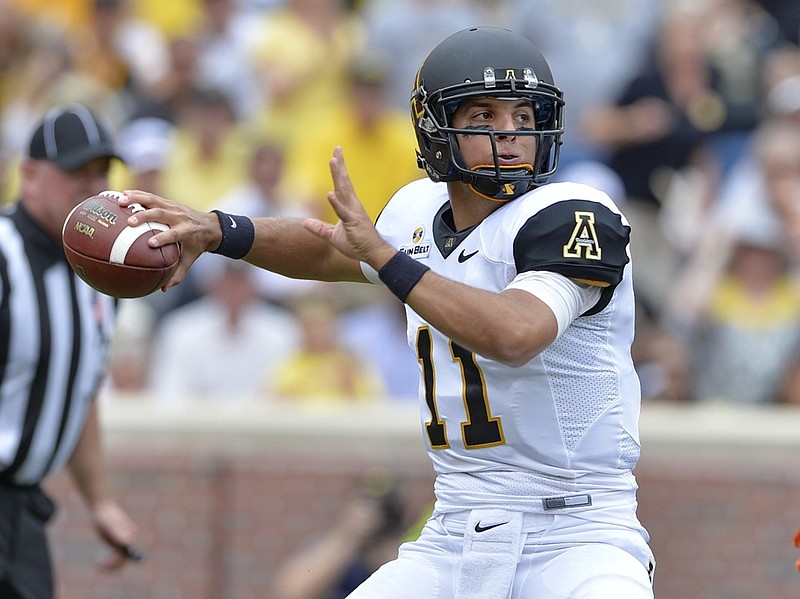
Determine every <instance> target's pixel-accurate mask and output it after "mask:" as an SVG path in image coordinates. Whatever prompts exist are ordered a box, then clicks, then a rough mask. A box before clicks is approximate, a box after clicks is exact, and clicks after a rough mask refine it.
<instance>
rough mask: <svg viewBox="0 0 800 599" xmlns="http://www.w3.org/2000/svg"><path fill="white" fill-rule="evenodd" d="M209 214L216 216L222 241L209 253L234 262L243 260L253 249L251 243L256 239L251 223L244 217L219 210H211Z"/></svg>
mask: <svg viewBox="0 0 800 599" xmlns="http://www.w3.org/2000/svg"><path fill="white" fill-rule="evenodd" d="M211 212H213V213H214V214H216V215H217V218H218V219H219V226H220V229H222V241H221V242H220V244H219V247H218V248H217V249H215V250H213V251H212V252H211V253H212V254H220V255H222V256H226V257H228V258H233V259H235V260H238V259H239V258H244V257H245V256H246V255H247V252H249V251H250V248H252V247H253V241H254V240H255V238H256V228H255V226H253V221H251V220H250V219H249V218H248V217H246V216H238V215H236V214H228V213H226V212H222V211H221V210H212V211H211Z"/></svg>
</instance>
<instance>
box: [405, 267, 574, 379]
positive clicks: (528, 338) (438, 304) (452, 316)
mask: <svg viewBox="0 0 800 599" xmlns="http://www.w3.org/2000/svg"><path fill="white" fill-rule="evenodd" d="M407 303H408V304H409V306H410V307H411V308H412V309H413V310H414V311H415V312H416V313H417V314H419V315H420V316H421V317H422V318H423V319H425V320H426V321H427V322H429V323H430V324H431V325H432V326H434V327H436V328H437V329H438V330H439V331H441V332H442V333H443V334H445V335H447V336H448V337H450V338H451V339H452V340H453V341H455V342H456V343H458V344H459V345H461V346H463V347H465V348H467V349H469V350H471V351H473V352H475V353H476V354H479V355H481V356H483V357H486V358H489V359H492V360H496V361H498V362H502V363H503V364H507V365H509V366H521V365H523V364H525V363H527V362H529V361H530V360H531V359H533V358H534V357H535V356H536V355H537V354H538V353H539V352H541V351H542V350H543V349H544V348H545V347H547V346H548V345H549V344H550V343H552V341H553V340H554V339H555V337H556V333H557V330H558V325H557V323H556V319H555V316H554V315H553V313H552V311H551V310H550V308H548V307H547V306H546V305H545V304H544V303H543V302H542V301H541V300H539V299H538V298H536V297H534V296H533V295H531V294H529V293H527V292H525V291H520V290H510V291H506V292H503V293H494V292H489V291H484V290H481V289H476V288H474V287H470V286H468V285H464V284H461V283H457V282H455V281H451V280H449V279H446V278H444V277H441V276H439V275H437V274H435V273H430V272H429V273H426V274H425V276H424V277H422V279H420V281H419V283H418V284H417V285H416V286H415V287H414V288H413V289H412V291H411V293H410V294H409V296H408V300H407ZM465 323H469V326H465Z"/></svg>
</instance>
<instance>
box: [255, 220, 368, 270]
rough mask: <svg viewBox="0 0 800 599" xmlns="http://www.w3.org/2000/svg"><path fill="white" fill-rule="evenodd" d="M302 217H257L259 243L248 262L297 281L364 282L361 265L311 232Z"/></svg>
mask: <svg viewBox="0 0 800 599" xmlns="http://www.w3.org/2000/svg"><path fill="white" fill-rule="evenodd" d="M303 222H304V219H302V218H284V217H281V218H272V217H265V218H255V219H253V224H254V225H255V240H254V241H253V247H252V248H251V250H250V252H249V253H248V254H247V256H245V260H247V261H248V262H250V263H251V264H254V265H255V266H258V267H260V268H264V269H266V270H271V271H273V272H276V273H279V274H282V275H284V276H287V277H292V278H295V279H313V280H319V281H364V280H365V278H364V276H363V274H362V273H361V270H360V267H359V265H358V262H356V261H354V260H351V259H349V258H347V257H346V256H344V255H342V254H341V253H340V252H338V251H337V250H336V249H335V248H333V247H332V246H331V245H330V244H329V243H327V242H326V241H324V240H322V239H320V238H319V237H317V236H316V235H314V234H313V233H311V232H309V231H308V230H307V229H306V228H305V227H304V226H303Z"/></svg>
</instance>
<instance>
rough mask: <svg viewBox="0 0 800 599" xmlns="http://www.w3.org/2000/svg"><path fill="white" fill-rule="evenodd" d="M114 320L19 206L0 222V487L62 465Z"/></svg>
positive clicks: (30, 480)
mask: <svg viewBox="0 0 800 599" xmlns="http://www.w3.org/2000/svg"><path fill="white" fill-rule="evenodd" d="M115 313H116V303H115V300H114V299H113V298H111V297H108V296H105V295H103V294H100V293H98V292H97V291H95V290H93V289H92V288H91V287H89V286H88V285H86V284H85V283H84V282H83V281H81V280H80V279H79V278H78V277H77V276H76V275H75V274H74V273H73V272H72V270H71V269H70V267H69V264H68V263H67V261H66V258H65V256H64V253H63V250H62V248H61V246H60V244H58V243H56V242H55V241H54V240H53V239H52V238H51V237H49V236H48V235H47V234H46V233H45V231H44V230H42V229H41V228H40V227H39V225H38V224H37V223H36V222H34V220H33V219H32V218H31V217H30V215H29V214H28V213H27V212H26V211H25V209H24V208H23V207H22V206H21V205H19V204H18V205H16V206H14V207H13V208H12V209H10V211H8V212H6V213H4V214H2V215H0V481H2V482H4V483H7V484H17V485H30V484H35V483H38V482H40V481H41V480H42V479H43V478H44V477H45V476H46V475H47V474H48V473H50V472H53V471H55V470H57V469H59V468H60V467H61V466H63V465H64V464H65V463H66V462H67V461H68V460H69V458H70V456H71V455H72V452H73V450H74V448H75V445H76V443H77V441H78V439H79V438H80V435H81V432H82V430H83V427H84V424H85V421H86V416H87V414H88V411H89V408H90V406H91V402H92V401H94V398H95V396H96V393H97V390H98V388H99V386H100V383H101V381H102V379H103V376H104V374H105V371H106V363H107V356H108V346H109V342H110V339H111V335H112V333H113V327H114V320H115Z"/></svg>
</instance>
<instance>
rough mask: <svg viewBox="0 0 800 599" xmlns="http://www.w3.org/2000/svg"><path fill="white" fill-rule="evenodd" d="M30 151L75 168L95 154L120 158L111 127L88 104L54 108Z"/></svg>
mask: <svg viewBox="0 0 800 599" xmlns="http://www.w3.org/2000/svg"><path fill="white" fill-rule="evenodd" d="M28 155H29V156H30V157H31V158H34V159H36V160H50V161H51V162H55V163H56V164H58V165H59V166H60V167H61V168H63V169H64V170H67V171H74V170H77V169H79V168H81V167H82V166H83V165H85V164H86V163H88V162H90V161H91V160H94V159H95V158H104V157H108V158H119V159H120V160H122V158H120V155H119V153H118V151H117V148H116V145H115V144H114V139H113V138H112V136H111V133H110V132H109V130H108V129H107V128H106V127H105V126H104V125H103V124H102V123H101V122H100V121H99V120H98V119H97V117H96V116H95V115H94V114H92V112H91V111H90V110H89V109H88V108H86V107H85V106H80V105H75V106H69V107H67V108H53V109H51V110H50V111H49V112H48V113H47V114H46V115H45V116H44V118H43V119H42V122H41V123H40V124H39V126H38V127H37V128H36V131H34V133H33V137H31V145H30V150H29V152H28Z"/></svg>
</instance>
